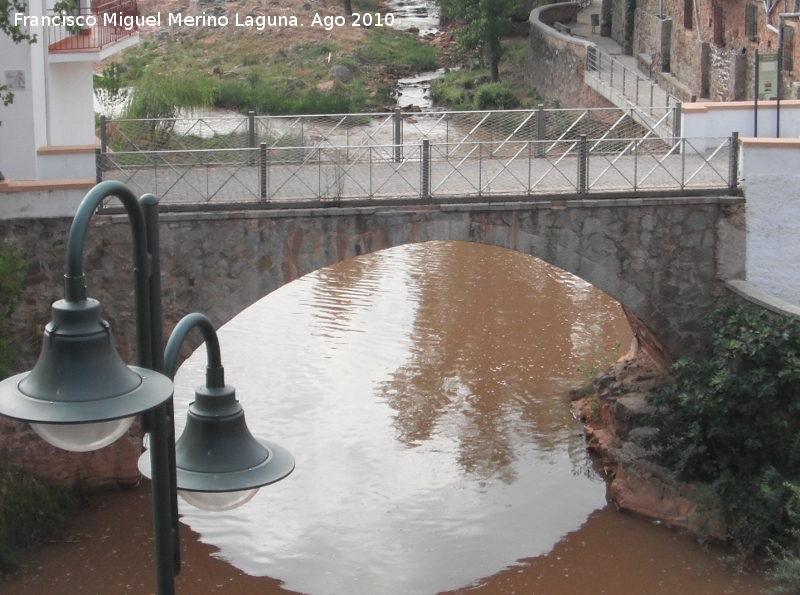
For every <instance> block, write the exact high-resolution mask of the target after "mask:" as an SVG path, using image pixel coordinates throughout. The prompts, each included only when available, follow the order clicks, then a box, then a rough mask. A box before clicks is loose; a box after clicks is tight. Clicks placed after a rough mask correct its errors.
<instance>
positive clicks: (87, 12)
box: [48, 0, 138, 53]
mask: <svg viewBox="0 0 800 595" xmlns="http://www.w3.org/2000/svg"><path fill="white" fill-rule="evenodd" d="M136 14H137V5H136V0H106V1H104V2H92V4H91V6H80V7H76V8H73V9H71V10H68V11H65V12H61V13H59V12H53V11H49V14H48V17H49V18H50V19H51V21H50V25H49V35H50V37H49V41H50V53H71V52H92V51H98V50H101V49H103V48H105V47H106V46H108V45H110V44H113V43H116V42H118V41H120V40H121V39H123V38H125V37H129V36H131V35H134V34H136V33H137V31H138V23H137V21H136Z"/></svg>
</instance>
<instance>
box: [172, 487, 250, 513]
mask: <svg viewBox="0 0 800 595" xmlns="http://www.w3.org/2000/svg"><path fill="white" fill-rule="evenodd" d="M256 492H258V488H255V489H253V490H239V491H237V492H187V491H186V490H178V495H180V497H181V498H183V499H184V500H185V501H186V502H187V503H189V504H191V505H192V506H194V507H195V508H199V509H201V510H209V511H212V512H224V511H226V510H233V509H234V508H239V507H240V506H242V505H243V504H246V503H247V502H249V501H250V499H251V498H252V497H253V496H255V495H256Z"/></svg>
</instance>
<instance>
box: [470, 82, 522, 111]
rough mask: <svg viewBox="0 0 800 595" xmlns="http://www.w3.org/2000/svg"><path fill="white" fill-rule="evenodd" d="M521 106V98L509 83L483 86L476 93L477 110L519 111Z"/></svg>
mask: <svg viewBox="0 0 800 595" xmlns="http://www.w3.org/2000/svg"><path fill="white" fill-rule="evenodd" d="M519 106H520V100H519V97H517V94H516V93H514V91H513V90H512V89H511V87H509V86H508V83H488V84H486V85H481V86H480V87H478V90H477V91H475V109H478V110H486V109H489V110H492V109H498V110H505V109H517V108H518V107H519Z"/></svg>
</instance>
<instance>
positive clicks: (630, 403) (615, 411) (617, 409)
mask: <svg viewBox="0 0 800 595" xmlns="http://www.w3.org/2000/svg"><path fill="white" fill-rule="evenodd" d="M609 410H610V413H611V419H612V420H613V424H614V433H615V434H616V435H617V436H618V437H619V439H620V440H627V439H628V434H629V433H630V432H631V430H634V429H635V428H638V427H639V426H642V425H644V424H645V423H647V416H649V415H650V414H651V413H653V411H654V410H655V408H654V407H653V406H652V405H649V404H648V403H647V395H645V394H644V393H629V394H627V395H626V396H624V397H619V398H617V399H614V401H613V402H612V403H610V404H609Z"/></svg>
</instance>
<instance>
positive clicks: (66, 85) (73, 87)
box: [40, 62, 95, 179]
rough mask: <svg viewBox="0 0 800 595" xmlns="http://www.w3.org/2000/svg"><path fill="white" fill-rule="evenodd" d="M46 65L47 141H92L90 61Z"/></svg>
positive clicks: (85, 142)
mask: <svg viewBox="0 0 800 595" xmlns="http://www.w3.org/2000/svg"><path fill="white" fill-rule="evenodd" d="M48 69H49V72H50V78H49V80H48V84H47V107H48V115H49V118H48V125H49V134H48V136H49V142H48V145H50V146H61V145H94V143H95V133H94V132H95V131H94V90H93V87H92V63H91V62H65V63H57V64H50V65H49V66H48ZM45 177H48V176H44V175H40V179H44V178H45Z"/></svg>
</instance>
